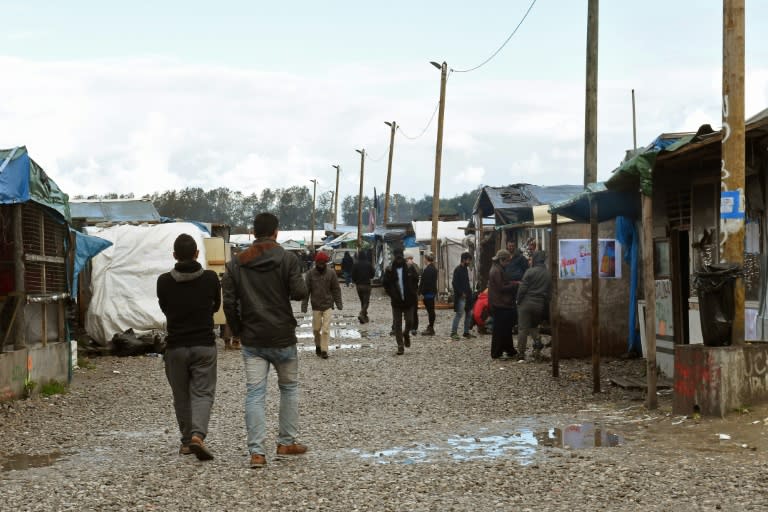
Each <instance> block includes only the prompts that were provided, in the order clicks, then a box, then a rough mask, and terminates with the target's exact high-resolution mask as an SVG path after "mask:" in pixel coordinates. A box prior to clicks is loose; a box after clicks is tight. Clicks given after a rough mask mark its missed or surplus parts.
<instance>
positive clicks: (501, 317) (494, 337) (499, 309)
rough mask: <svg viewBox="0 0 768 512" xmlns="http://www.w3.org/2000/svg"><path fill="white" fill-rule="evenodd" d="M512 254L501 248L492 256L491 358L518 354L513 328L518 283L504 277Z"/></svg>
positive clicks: (489, 290)
mask: <svg viewBox="0 0 768 512" xmlns="http://www.w3.org/2000/svg"><path fill="white" fill-rule="evenodd" d="M510 257H511V255H510V254H509V251H507V250H506V249H499V252H497V253H496V256H494V257H493V258H491V259H492V260H493V264H492V265H491V270H490V272H489V273H488V305H489V306H490V309H491V315H493V333H492V334H491V358H493V359H498V358H500V357H502V356H503V355H504V353H506V354H507V356H506V357H512V356H514V355H515V354H516V351H515V345H514V341H513V338H512V328H513V327H514V318H515V310H516V305H515V301H516V299H517V297H516V296H515V293H516V292H517V284H515V283H513V282H512V281H507V280H506V279H505V278H504V270H505V268H506V267H507V266H508V265H509V261H510Z"/></svg>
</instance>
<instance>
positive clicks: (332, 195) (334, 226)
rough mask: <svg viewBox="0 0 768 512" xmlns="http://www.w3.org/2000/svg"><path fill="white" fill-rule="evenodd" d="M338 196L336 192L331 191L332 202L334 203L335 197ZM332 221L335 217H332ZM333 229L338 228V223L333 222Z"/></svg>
mask: <svg viewBox="0 0 768 512" xmlns="http://www.w3.org/2000/svg"><path fill="white" fill-rule="evenodd" d="M334 197H336V194H334V193H333V191H331V204H333V198H334ZM331 222H333V219H331ZM333 229H336V223H335V222H333Z"/></svg>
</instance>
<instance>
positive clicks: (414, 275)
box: [381, 263, 419, 308]
mask: <svg viewBox="0 0 768 512" xmlns="http://www.w3.org/2000/svg"><path fill="white" fill-rule="evenodd" d="M402 269H403V287H404V290H403V295H401V294H400V284H399V283H398V275H397V267H395V266H394V264H393V265H391V266H389V267H387V269H386V270H385V271H384V276H383V277H382V279H381V285H382V286H383V287H384V291H385V292H387V295H389V298H390V300H391V302H392V306H394V307H397V308H409V307H411V306H415V305H416V303H417V302H418V300H419V297H418V290H419V274H418V272H416V269H415V268H413V266H411V265H406V264H405V263H403V266H402Z"/></svg>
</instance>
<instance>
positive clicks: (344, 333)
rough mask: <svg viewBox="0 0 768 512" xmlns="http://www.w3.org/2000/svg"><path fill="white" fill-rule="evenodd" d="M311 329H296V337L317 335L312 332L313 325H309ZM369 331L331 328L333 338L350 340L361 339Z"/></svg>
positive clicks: (365, 336) (366, 335)
mask: <svg viewBox="0 0 768 512" xmlns="http://www.w3.org/2000/svg"><path fill="white" fill-rule="evenodd" d="M309 328H310V330H309V331H296V337H297V338H314V337H315V335H314V334H312V330H311V329H312V326H311V325H310V326H309ZM367 337H368V332H367V331H363V332H361V331H359V330H357V329H338V328H331V338H346V339H350V340H359V339H360V338H367Z"/></svg>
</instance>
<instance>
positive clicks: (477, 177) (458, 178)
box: [453, 166, 485, 187]
mask: <svg viewBox="0 0 768 512" xmlns="http://www.w3.org/2000/svg"><path fill="white" fill-rule="evenodd" d="M484 176H485V169H483V168H482V167H474V166H472V167H467V168H466V169H464V170H463V171H462V172H461V173H459V174H456V175H454V176H453V182H454V183H456V184H459V185H469V186H470V187H472V185H473V184H475V183H482V181H483V177H484Z"/></svg>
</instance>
